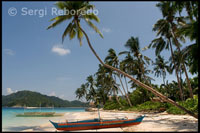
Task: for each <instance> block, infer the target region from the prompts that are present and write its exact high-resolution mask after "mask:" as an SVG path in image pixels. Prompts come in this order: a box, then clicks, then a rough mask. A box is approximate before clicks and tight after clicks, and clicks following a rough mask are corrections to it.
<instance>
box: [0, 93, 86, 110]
mask: <svg viewBox="0 0 200 133" xmlns="http://www.w3.org/2000/svg"><path fill="white" fill-rule="evenodd" d="M2 106H7V107H12V106H29V107H39V106H41V107H52V106H54V107H85V106H87V104H85V103H83V102H80V101H77V100H76V101H71V102H70V101H67V100H62V99H60V98H58V97H55V96H47V95H42V94H40V93H37V92H32V91H19V92H17V93H13V94H10V95H7V96H3V97H2Z"/></svg>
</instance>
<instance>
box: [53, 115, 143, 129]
mask: <svg viewBox="0 0 200 133" xmlns="http://www.w3.org/2000/svg"><path fill="white" fill-rule="evenodd" d="M143 118H144V116H140V117H138V118H136V119H121V120H105V121H98V120H96V121H95V120H94V121H85V122H84V121H82V122H72V123H70V122H68V123H54V122H52V121H50V122H51V123H52V124H53V125H54V127H55V128H56V129H57V130H63V131H74V130H89V129H101V128H116V127H127V126H133V125H138V124H140V123H141V122H142V120H143Z"/></svg>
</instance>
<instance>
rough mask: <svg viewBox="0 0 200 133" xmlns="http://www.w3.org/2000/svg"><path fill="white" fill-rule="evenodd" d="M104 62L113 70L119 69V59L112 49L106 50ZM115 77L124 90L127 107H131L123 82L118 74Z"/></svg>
mask: <svg viewBox="0 0 200 133" xmlns="http://www.w3.org/2000/svg"><path fill="white" fill-rule="evenodd" d="M105 62H106V64H110V65H111V66H113V67H115V68H119V59H118V56H117V54H116V52H115V50H114V49H112V48H110V49H109V50H108V55H107V56H106V58H105ZM116 75H117V76H118V78H119V81H120V84H121V86H122V88H123V90H124V93H125V97H126V99H127V101H128V103H129V105H130V106H131V107H132V106H133V105H132V104H131V101H130V98H129V96H128V94H127V92H126V90H125V87H124V85H123V82H122V79H121V77H120V74H119V73H117V74H116Z"/></svg>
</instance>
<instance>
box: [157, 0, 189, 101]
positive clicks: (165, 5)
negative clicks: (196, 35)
mask: <svg viewBox="0 0 200 133" xmlns="http://www.w3.org/2000/svg"><path fill="white" fill-rule="evenodd" d="M174 5H175V4H174V3H173V2H169V1H162V2H160V3H158V4H157V5H156V6H157V7H158V8H159V9H160V10H161V12H162V15H163V17H164V19H165V20H166V21H167V23H169V26H170V33H171V35H172V39H173V41H174V43H175V46H176V47H177V49H178V51H179V52H180V51H181V49H180V46H181V45H180V42H179V41H178V37H181V39H183V38H182V36H178V34H176V32H177V25H176V24H175V23H174V20H175V19H176V18H175V14H176V13H177V9H176V8H175V6H174ZM182 65H183V68H184V72H185V76H186V79H187V84H188V89H189V91H190V97H191V98H193V92H192V87H191V84H190V80H189V77H188V74H187V70H186V67H185V64H184V63H183V64H182Z"/></svg>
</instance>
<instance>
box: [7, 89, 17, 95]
mask: <svg viewBox="0 0 200 133" xmlns="http://www.w3.org/2000/svg"><path fill="white" fill-rule="evenodd" d="M6 90H7V94H8V95H9V94H12V93H16V92H17V90H16V91H13V90H12V89H11V88H6Z"/></svg>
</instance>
